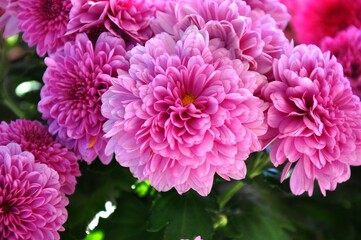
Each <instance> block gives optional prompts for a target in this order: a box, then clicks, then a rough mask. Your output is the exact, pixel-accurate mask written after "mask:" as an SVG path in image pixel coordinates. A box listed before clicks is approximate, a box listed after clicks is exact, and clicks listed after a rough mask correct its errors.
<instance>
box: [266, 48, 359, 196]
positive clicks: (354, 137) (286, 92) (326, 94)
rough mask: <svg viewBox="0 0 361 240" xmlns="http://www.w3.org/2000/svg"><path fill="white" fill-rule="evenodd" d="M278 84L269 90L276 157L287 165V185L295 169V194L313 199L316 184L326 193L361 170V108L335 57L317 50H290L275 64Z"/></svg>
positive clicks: (273, 83) (272, 152) (293, 177)
mask: <svg viewBox="0 0 361 240" xmlns="http://www.w3.org/2000/svg"><path fill="white" fill-rule="evenodd" d="M274 74H275V79H276V81H273V82H271V83H269V84H268V85H267V86H266V88H265V92H264V93H265V96H266V98H268V100H269V101H270V102H272V104H273V105H272V106H271V107H270V108H269V110H268V119H267V122H268V124H269V126H270V128H271V129H272V128H273V130H275V129H277V132H278V133H277V139H276V140H275V142H274V143H273V144H272V145H271V151H270V157H271V161H272V162H273V164H274V165H275V166H278V165H281V164H283V163H285V162H286V166H285V167H284V170H283V173H282V180H283V179H285V177H286V176H287V173H288V172H289V171H290V169H291V167H292V166H293V167H294V168H293V171H292V175H291V182H290V186H291V190H292V192H293V193H294V194H296V195H299V194H302V193H303V192H305V191H307V192H308V194H309V195H312V193H313V188H314V181H317V182H318V185H319V187H320V189H321V192H322V194H324V195H325V194H326V190H334V189H335V188H336V185H337V184H338V183H341V182H344V181H346V180H347V179H349V177H350V166H353V165H360V164H361V159H360V158H359V156H360V154H361V103H360V100H359V99H358V97H357V96H355V95H353V94H352V90H351V87H350V84H349V81H348V80H347V78H345V77H344V75H343V69H342V66H341V65H340V64H339V63H337V60H336V58H335V57H330V54H329V52H328V53H325V54H323V53H322V51H321V50H320V49H319V48H318V47H316V46H315V45H309V46H307V45H304V44H302V45H299V46H296V47H294V48H293V47H292V46H291V47H290V49H289V50H287V52H286V54H285V55H282V56H281V58H280V59H279V60H275V63H274Z"/></svg>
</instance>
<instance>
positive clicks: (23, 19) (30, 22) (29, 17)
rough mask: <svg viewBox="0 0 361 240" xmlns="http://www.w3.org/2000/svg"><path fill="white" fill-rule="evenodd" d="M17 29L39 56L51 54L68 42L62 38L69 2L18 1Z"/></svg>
mask: <svg viewBox="0 0 361 240" xmlns="http://www.w3.org/2000/svg"><path fill="white" fill-rule="evenodd" d="M18 4H19V13H18V16H17V17H18V20H19V29H20V30H21V31H22V32H24V34H23V39H24V40H25V41H26V42H27V43H28V44H29V46H30V47H33V46H36V51H37V53H38V55H39V56H44V55H45V54H46V53H47V52H48V53H53V52H55V51H56V50H57V49H58V48H59V47H60V46H62V45H64V43H65V42H66V41H67V40H68V38H67V37H64V34H65V33H66V25H67V23H68V21H69V11H70V8H71V2H70V0H18Z"/></svg>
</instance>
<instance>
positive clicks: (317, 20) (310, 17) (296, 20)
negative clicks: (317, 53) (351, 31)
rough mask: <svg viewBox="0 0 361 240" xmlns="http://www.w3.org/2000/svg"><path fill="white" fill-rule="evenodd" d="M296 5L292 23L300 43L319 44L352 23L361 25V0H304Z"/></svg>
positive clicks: (357, 25)
mask: <svg viewBox="0 0 361 240" xmlns="http://www.w3.org/2000/svg"><path fill="white" fill-rule="evenodd" d="M295 7H297V9H295V11H294V13H293V17H292V18H293V19H292V21H291V23H292V26H293V30H294V31H295V33H296V40H297V41H298V42H300V43H307V44H308V43H313V44H317V45H318V44H319V43H320V41H321V39H322V38H324V37H326V36H330V37H333V36H335V35H336V33H337V32H339V31H341V30H344V29H346V28H348V27H349V26H351V25H355V26H356V27H358V28H359V27H361V15H360V12H361V0H318V1H314V0H304V1H300V3H299V4H297V5H296V6H295Z"/></svg>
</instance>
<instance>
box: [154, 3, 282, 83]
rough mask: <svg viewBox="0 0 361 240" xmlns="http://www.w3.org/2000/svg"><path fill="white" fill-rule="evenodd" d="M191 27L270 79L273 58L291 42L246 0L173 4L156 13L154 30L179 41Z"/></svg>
mask: <svg viewBox="0 0 361 240" xmlns="http://www.w3.org/2000/svg"><path fill="white" fill-rule="evenodd" d="M190 25H196V26H197V27H198V28H199V29H207V31H209V32H210V41H211V42H213V43H215V44H218V45H220V44H221V45H223V47H225V48H226V49H227V51H228V52H229V53H230V54H231V55H232V56H233V58H235V59H240V60H242V61H247V62H248V63H249V64H250V66H251V69H252V70H256V71H258V72H260V73H262V74H265V75H267V76H268V77H270V78H272V73H271V71H272V61H273V59H274V58H278V57H280V55H281V54H282V53H283V47H284V45H285V44H286V43H288V40H287V39H286V37H285V35H284V33H283V31H282V30H281V29H280V28H279V27H278V26H277V24H276V21H275V20H274V19H273V17H272V16H271V15H270V14H266V13H265V12H264V11H260V10H259V9H251V7H250V6H249V5H247V3H246V2H245V1H243V0H226V1H223V0H222V1H221V0H179V1H174V2H171V3H170V4H169V6H168V7H167V8H166V9H165V10H164V11H163V12H159V13H158V14H157V22H156V24H154V29H155V31H156V32H163V31H166V32H168V33H170V34H172V35H174V36H175V39H176V40H177V39H179V37H178V35H179V33H182V32H184V30H185V29H186V28H187V27H188V26H190ZM213 43H212V44H213ZM214 49H218V47H217V46H215V47H214Z"/></svg>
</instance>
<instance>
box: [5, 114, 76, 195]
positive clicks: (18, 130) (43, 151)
mask: <svg viewBox="0 0 361 240" xmlns="http://www.w3.org/2000/svg"><path fill="white" fill-rule="evenodd" d="M11 142H14V143H17V144H19V145H20V147H21V149H22V150H23V151H28V152H30V153H32V154H33V155H34V157H35V162H38V163H44V164H46V165H47V166H49V167H50V168H52V169H54V170H55V171H56V172H57V173H58V174H59V181H60V185H61V191H62V192H64V193H65V194H72V193H74V191H75V185H76V177H78V176H80V171H79V165H78V159H77V157H76V155H75V153H74V152H72V151H70V150H68V149H67V148H65V147H64V146H63V145H62V144H60V143H59V142H58V141H56V140H55V139H54V137H53V136H52V135H50V133H49V132H48V128H47V127H46V126H44V125H42V124H41V123H40V122H39V121H30V120H16V121H14V122H10V123H6V122H2V123H1V124H0V145H7V144H9V143H11Z"/></svg>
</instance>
